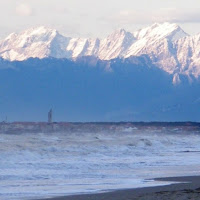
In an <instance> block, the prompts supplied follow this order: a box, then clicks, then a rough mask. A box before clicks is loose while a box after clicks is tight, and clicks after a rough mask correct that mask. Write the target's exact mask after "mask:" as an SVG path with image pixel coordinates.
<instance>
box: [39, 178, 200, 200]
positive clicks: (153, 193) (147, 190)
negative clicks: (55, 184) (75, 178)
mask: <svg viewBox="0 0 200 200" xmlns="http://www.w3.org/2000/svg"><path fill="white" fill-rule="evenodd" d="M153 180H155V181H166V182H174V183H173V184H170V185H164V186H155V187H153V186H152V187H144V188H135V189H122V190H116V191H112V192H105V193H96V194H80V195H70V196H63V197H54V198H43V199H37V200H47V199H49V200H136V199H137V200H139V199H141V200H156V199H157V200H165V199H166V200H170V199H171V200H185V199H195V200H198V199H199V200H200V176H185V177H167V178H155V179H153ZM176 182H178V183H176Z"/></svg>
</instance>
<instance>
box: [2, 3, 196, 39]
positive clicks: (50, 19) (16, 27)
mask: <svg viewBox="0 0 200 200" xmlns="http://www.w3.org/2000/svg"><path fill="white" fill-rule="evenodd" d="M163 21H169V22H175V23H178V24H179V25H180V26H181V27H182V28H183V29H184V30H185V31H186V32H188V33H190V34H194V33H199V32H200V0H189V1H188V0H0V37H1V38H2V37H4V36H6V35H7V34H9V33H11V32H18V31H21V30H23V29H26V28H29V27H35V26H39V25H45V26H50V27H52V28H56V29H58V31H60V32H61V33H63V34H65V35H68V36H72V37H74V36H76V37H77V36H78V37H104V36H106V35H107V34H109V33H111V32H112V31H113V30H116V29H119V28H125V29H127V30H129V31H134V30H137V29H138V28H142V27H145V26H147V25H150V24H152V23H154V22H163Z"/></svg>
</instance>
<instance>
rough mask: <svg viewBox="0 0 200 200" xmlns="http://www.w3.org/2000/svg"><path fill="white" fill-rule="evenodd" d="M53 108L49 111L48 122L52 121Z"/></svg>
mask: <svg viewBox="0 0 200 200" xmlns="http://www.w3.org/2000/svg"><path fill="white" fill-rule="evenodd" d="M52 114H53V112H52V109H51V110H50V111H49V112H48V123H52Z"/></svg>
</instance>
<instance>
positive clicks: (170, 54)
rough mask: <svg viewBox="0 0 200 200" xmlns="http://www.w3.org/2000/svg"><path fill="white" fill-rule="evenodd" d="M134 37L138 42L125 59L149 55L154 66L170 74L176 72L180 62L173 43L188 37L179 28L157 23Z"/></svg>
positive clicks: (138, 32) (136, 33)
mask: <svg viewBox="0 0 200 200" xmlns="http://www.w3.org/2000/svg"><path fill="white" fill-rule="evenodd" d="M133 35H134V36H135V37H136V38H137V39H138V40H137V41H136V42H135V43H133V44H132V46H131V47H130V48H129V49H128V51H127V54H126V55H125V57H130V56H132V55H135V56H140V55H143V54H147V55H149V56H150V58H151V59H152V61H153V62H154V64H156V65H157V66H158V67H160V68H162V69H164V70H165V71H167V72H168V73H171V74H172V73H174V72H175V71H176V68H177V67H178V66H179V62H178V60H177V58H176V49H175V47H174V44H173V43H174V41H176V40H178V39H181V38H183V37H186V36H188V34H186V33H185V32H184V31H183V30H182V29H181V28H180V27H179V26H177V25H176V24H170V23H164V24H157V23H156V24H153V25H152V26H150V27H147V28H145V29H141V30H139V31H137V32H135V33H133Z"/></svg>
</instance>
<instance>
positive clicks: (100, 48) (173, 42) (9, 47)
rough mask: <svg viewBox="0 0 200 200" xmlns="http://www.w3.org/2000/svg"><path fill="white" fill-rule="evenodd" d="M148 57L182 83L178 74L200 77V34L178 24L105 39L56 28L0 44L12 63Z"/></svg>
mask: <svg viewBox="0 0 200 200" xmlns="http://www.w3.org/2000/svg"><path fill="white" fill-rule="evenodd" d="M144 54H145V55H148V56H149V58H150V59H151V61H152V63H153V64H154V65H156V66H157V67H159V68H161V69H163V70H164V71H166V72H168V73H169V74H173V75H174V82H176V83H178V82H179V74H184V75H187V76H194V77H196V78H197V77H199V76H200V34H197V35H194V36H190V35H188V34H187V33H185V32H184V31H183V30H182V29H181V28H180V27H179V26H178V25H177V24H173V23H168V22H165V23H162V24H158V23H155V24H153V25H152V26H149V27H146V28H144V29H140V30H138V31H135V32H127V31H125V30H124V29H121V30H118V31H116V32H114V33H112V34H111V35H109V36H108V37H106V38H104V39H98V38H96V39H88V38H71V37H66V36H63V35H61V34H59V32H58V31H57V30H55V29H50V28H46V27H43V26H41V27H37V28H31V29H28V30H25V31H23V32H21V33H19V34H16V33H12V34H10V35H9V36H8V37H7V38H5V39H4V40H2V41H0V56H1V57H2V58H3V59H6V60H9V61H15V60H18V61H23V60H26V59H28V58H31V57H33V58H41V59H42V58H46V57H54V58H70V59H76V58H79V57H82V56H95V57H97V58H99V59H100V60H111V59H115V58H118V57H119V58H128V57H131V56H141V55H144Z"/></svg>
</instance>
